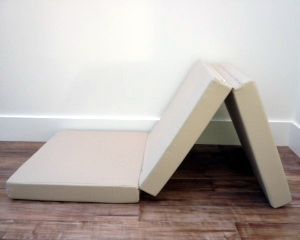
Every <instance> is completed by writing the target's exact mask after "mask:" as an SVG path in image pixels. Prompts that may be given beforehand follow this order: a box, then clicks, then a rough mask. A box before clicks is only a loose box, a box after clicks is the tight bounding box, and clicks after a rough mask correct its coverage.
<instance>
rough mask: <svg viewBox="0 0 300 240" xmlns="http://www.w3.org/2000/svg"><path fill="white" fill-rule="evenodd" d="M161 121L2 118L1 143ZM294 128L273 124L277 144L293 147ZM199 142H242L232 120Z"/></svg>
mask: <svg viewBox="0 0 300 240" xmlns="http://www.w3.org/2000/svg"><path fill="white" fill-rule="evenodd" d="M157 121H159V118H158V117H139V116H135V117H130V116H129V117H126V116H125V117H124V116H46V115H38V116H36V115H0V126H1V128H0V141H47V140H48V139H49V138H50V137H51V136H53V135H54V134H55V133H56V132H59V131H61V130H65V129H89V130H131V131H133V130H136V131H149V130H150V129H151V127H152V126H153V125H154V124H155V123H156V122H157ZM291 125H293V122H292V121H277V120H276V121H275V120H271V121H270V126H271V129H272V131H273V135H274V138H275V142H276V144H277V145H279V146H288V145H290V144H291V139H290V136H289V133H290V127H291ZM298 129H299V128H298ZM297 136H298V139H299V131H298V135H297ZM197 143H203V144H234V145H236V144H239V140H238V138H237V135H236V133H235V130H234V127H233V125H232V122H231V121H230V120H213V121H212V122H211V123H210V124H209V126H208V127H207V129H206V130H205V132H204V133H203V135H202V136H201V137H200V138H199V140H198V141H197ZM296 143H297V142H296ZM296 143H293V144H292V145H293V146H294V145H297V144H296ZM298 143H299V141H298Z"/></svg>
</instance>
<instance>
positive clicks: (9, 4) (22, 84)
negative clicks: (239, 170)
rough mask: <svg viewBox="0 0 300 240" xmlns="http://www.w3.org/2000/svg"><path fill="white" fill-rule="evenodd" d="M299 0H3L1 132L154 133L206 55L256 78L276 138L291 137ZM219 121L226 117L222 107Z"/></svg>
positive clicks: (29, 135) (40, 135) (36, 136)
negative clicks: (191, 69) (197, 62)
mask: <svg viewBox="0 0 300 240" xmlns="http://www.w3.org/2000/svg"><path fill="white" fill-rule="evenodd" d="M298 5H299V1H297V0H264V1H261V0H239V1H236V0H226V1H224V0H184V1H183V0H164V1H161V0H156V1H155V0H148V1H146V0H89V1H85V0H0V124H1V125H2V129H1V130H0V139H1V140H46V139H47V138H48V137H49V136H50V135H52V134H53V133H54V132H55V131H57V130H59V129H62V128H100V129H112V128H114V129H140V130H147V129H149V128H151V126H152V125H153V124H154V123H155V121H157V120H158V119H159V116H160V114H161V112H162V110H163V109H164V107H165V106H166V104H167V103H168V101H169V99H170V98H171V96H172V95H173V94H174V92H175V90H176V88H177V87H178V85H179V83H180V82H181V81H182V80H183V78H184V76H185V74H186V73H187V71H188V69H189V67H190V66H191V64H192V63H193V62H194V61H195V60H197V59H203V60H206V61H225V62H229V63H231V64H233V65H235V66H237V67H238V68H240V69H241V70H242V71H244V72H245V73H246V74H248V75H250V76H252V77H253V79H255V80H256V81H257V84H258V87H259V90H260V92H261V95H262V98H263V101H264V104H265V107H266V110H267V114H268V117H269V119H270V121H271V122H272V123H274V124H275V125H276V126H277V125H278V123H279V130H276V129H277V127H276V126H275V125H274V126H275V127H274V126H273V128H276V129H275V130H274V131H279V132H280V131H283V132H284V134H285V135H284V137H283V136H282V135H280V136H279V137H278V139H277V140H278V141H279V142H280V141H281V142H282V143H283V142H286V140H285V138H286V134H287V133H286V128H287V124H286V123H289V122H290V121H291V120H292V118H293V114H294V109H295V104H294V102H293V101H292V99H293V98H294V96H292V95H293V94H291V93H292V92H295V91H294V89H293V88H294V75H295V69H296V67H297V65H296V64H297V61H296V60H297V55H298V52H299V50H300V47H299V45H298V41H299V39H300V34H299V31H297V28H298V25H299V21H298V15H299V11H298V10H299V7H298ZM216 118H217V119H224V118H227V116H226V114H225V113H224V111H220V112H219V114H218V115H217V116H216ZM111 119H112V120H113V121H111ZM282 129H283V130H282ZM275 134H276V133H275ZM283 138H284V140H282V139H283ZM278 141H277V142H278Z"/></svg>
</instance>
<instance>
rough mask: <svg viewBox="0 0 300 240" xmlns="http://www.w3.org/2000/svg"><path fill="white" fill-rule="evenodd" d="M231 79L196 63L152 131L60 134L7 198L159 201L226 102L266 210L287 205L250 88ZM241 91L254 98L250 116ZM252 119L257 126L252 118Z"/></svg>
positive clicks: (19, 174) (20, 173)
mask: <svg viewBox="0 0 300 240" xmlns="http://www.w3.org/2000/svg"><path fill="white" fill-rule="evenodd" d="M234 74H235V73H233V71H231V70H230V69H229V67H228V66H225V65H222V66H221V65H210V64H204V63H202V62H197V63H196V64H194V66H193V67H192V68H191V70H190V72H189V74H188V75H187V76H186V79H185V80H184V81H183V83H182V84H181V86H180V87H179V88H178V90H177V92H176V93H175V95H174V96H173V98H172V100H171V101H170V103H169V105H168V106H167V107H166V109H165V110H164V112H163V114H162V115H161V119H160V121H158V122H157V123H156V124H155V125H154V126H153V128H152V129H151V131H149V132H136V131H132V132H128V131H127V132H122V131H82V130H69V131H63V132H60V133H57V134H56V135H55V136H54V137H52V138H51V139H50V140H49V141H48V142H47V143H46V144H44V146H42V147H41V148H40V149H39V150H38V151H37V152H36V153H35V154H34V155H33V156H32V157H31V158H30V159H29V160H28V161H26V162H25V163H24V164H23V165H22V166H21V167H20V168H19V169H18V170H17V171H16V172H15V173H14V174H13V175H12V176H11V177H10V178H9V179H8V181H7V193H8V196H9V197H11V198H14V199H31V200H56V201H82V202H108V203H131V202H138V201H139V190H143V191H145V192H147V193H149V194H151V195H153V196H156V195H157V194H158V193H159V192H160V191H161V189H162V188H163V186H164V185H165V184H166V182H167V181H168V180H169V179H170V177H171V176H172V174H173V173H174V172H175V170H176V169H177V168H178V166H179V165H180V164H181V162H182V161H183V159H184V158H185V156H186V155H187V154H188V152H189V151H190V149H191V148H192V147H193V145H194V143H195V142H196V140H197V139H198V138H199V136H200V135H201V134H202V132H203V131H204V130H205V128H206V126H207V125H208V124H209V122H210V120H211V119H212V118H213V116H214V114H215V113H216V111H217V110H218V109H219V107H220V106H221V104H222V103H223V102H225V100H226V105H227V107H228V109H229V112H230V114H231V117H232V120H233V122H234V125H235V127H236V129H237V131H238V135H239V137H240V139H241V142H242V144H243V146H244V147H245V148H246V152H247V153H248V157H249V159H250V160H251V161H252V163H253V168H254V169H255V170H257V171H256V172H257V173H258V174H257V176H258V178H259V179H260V180H261V184H262V187H263V189H264V190H265V193H266V196H267V198H268V199H269V201H270V204H271V205H272V206H273V207H278V206H282V205H284V204H286V203H288V202H289V201H290V200H291V198H290V193H289V189H288V185H287V182H286V179H285V175H284V172H283V169H282V165H281V161H280V158H279V155H278V152H277V149H276V147H275V145H274V143H273V140H272V136H271V131H270V129H269V128H268V124H267V121H266V117H265V115H264V112H263V108H262V105H261V104H260V101H259V98H258V94H257V92H256V90H255V85H253V84H252V83H250V85H249V86H254V87H250V88H248V87H247V86H248V83H245V84H244V83H239V82H238V80H237V79H235V78H234V77H232V76H233V75H234ZM240 89H244V90H240ZM239 92H243V94H245V95H247V96H250V95H251V96H252V98H253V99H254V103H253V104H254V105H250V108H249V109H250V110H249V109H248V110H247V103H246V100H245V99H243V97H242V95H243V94H241V95H240V94H239ZM246 98H247V97H246ZM255 103H257V104H255ZM253 108H257V109H258V110H257V111H256V112H253ZM251 109H252V110H251ZM255 113H258V114H257V117H258V118H259V119H258V120H255V117H253V115H252V116H251V114H255ZM252 131H253V132H252ZM258 131H262V133H261V135H263V136H262V137H261V138H259V137H258V138H257V137H256V136H255V134H256V132H258ZM260 144H261V145H262V146H259V145H260ZM263 146H265V147H266V148H265V149H267V151H268V153H264V152H263V151H262V149H263ZM270 168H271V169H270ZM272 174H274V176H275V177H273V176H272ZM276 186H278V188H276Z"/></svg>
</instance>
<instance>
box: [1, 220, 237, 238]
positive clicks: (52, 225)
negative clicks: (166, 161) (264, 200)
mask: <svg viewBox="0 0 300 240" xmlns="http://www.w3.org/2000/svg"><path fill="white" fill-rule="evenodd" d="M0 233H1V234H2V238H3V239H43V240H47V239H64V240H67V239H80V240H81V239H137V240H139V239H182V240H186V239H240V237H239V234H238V232H237V229H236V227H235V226H234V225H233V224H231V223H226V224H220V223H213V222H210V223H178V222H176V223H169V222H140V221H137V220H135V219H131V218H128V217H120V218H118V219H115V220H106V219H104V220H99V221H98V222H55V221H51V222H49V221H48V222H45V221H44V222H40V221H38V222H37V221H30V222H28V221H26V222H24V221H0ZM0 236H1V235H0Z"/></svg>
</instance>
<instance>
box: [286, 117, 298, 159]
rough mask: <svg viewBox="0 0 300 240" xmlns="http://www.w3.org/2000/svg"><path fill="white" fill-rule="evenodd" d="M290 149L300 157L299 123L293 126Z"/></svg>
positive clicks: (291, 128)
mask: <svg viewBox="0 0 300 240" xmlns="http://www.w3.org/2000/svg"><path fill="white" fill-rule="evenodd" d="M289 147H290V148H291V149H292V150H293V151H294V152H295V153H296V154H297V155H298V156H300V125H299V124H297V123H293V124H291V127H290V139H289Z"/></svg>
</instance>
